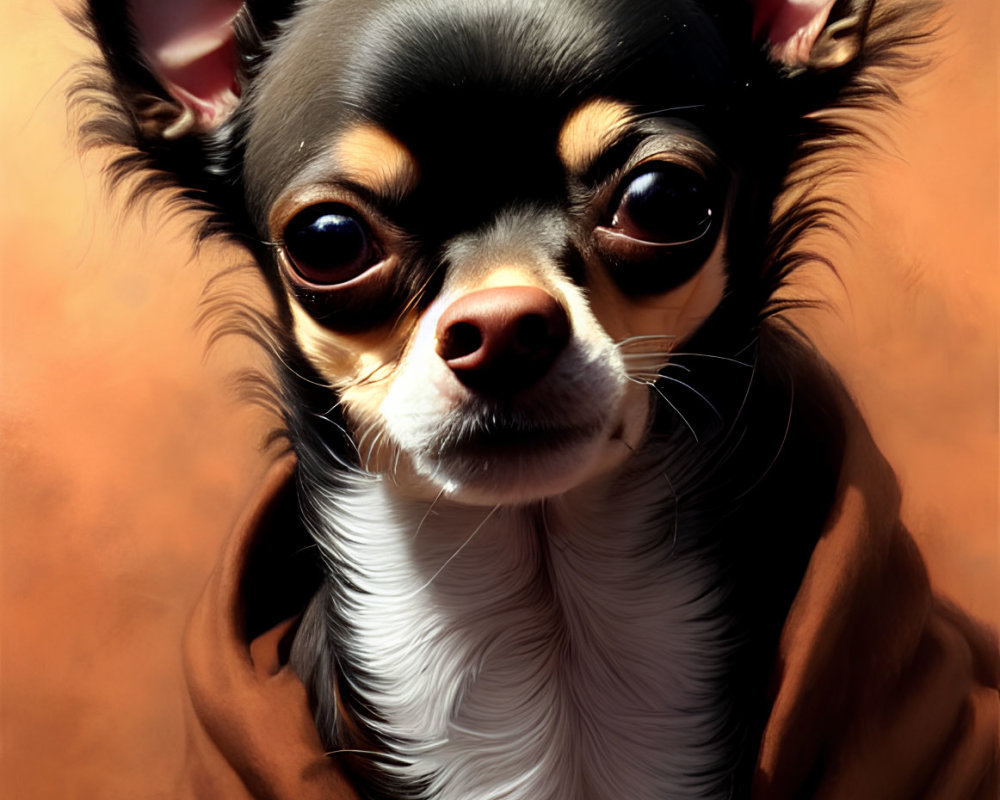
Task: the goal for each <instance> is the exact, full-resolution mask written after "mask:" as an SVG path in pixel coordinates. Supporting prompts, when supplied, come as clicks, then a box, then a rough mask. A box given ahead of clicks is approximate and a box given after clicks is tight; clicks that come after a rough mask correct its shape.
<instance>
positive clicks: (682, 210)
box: [610, 162, 715, 245]
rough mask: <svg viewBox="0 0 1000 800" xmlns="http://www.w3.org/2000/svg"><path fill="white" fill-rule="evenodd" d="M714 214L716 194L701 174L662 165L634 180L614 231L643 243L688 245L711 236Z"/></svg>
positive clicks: (614, 222)
mask: <svg viewBox="0 0 1000 800" xmlns="http://www.w3.org/2000/svg"><path fill="white" fill-rule="evenodd" d="M714 214H715V211H714V209H713V198H712V192H711V190H710V187H709V185H708V182H707V181H706V180H705V179H704V178H703V177H702V176H701V175H700V174H699V173H697V172H695V171H694V170H692V169H688V168H687V167H682V166H679V165H677V164H671V163H667V162H659V163H655V164H652V165H650V166H648V167H646V168H644V169H643V170H642V171H641V172H639V173H638V174H637V175H635V176H634V177H632V179H631V182H630V183H629V184H628V185H627V186H626V188H625V191H624V192H623V193H622V196H621V200H620V201H619V204H618V208H617V210H616V211H615V214H614V217H613V218H612V220H611V226H610V227H611V230H613V231H615V232H617V233H621V234H623V235H624V236H628V237H629V238H631V239H635V240H637V241H640V242H649V243H650V244H661V245H685V244H690V243H692V242H695V241H697V240H698V239H700V238H701V237H703V236H705V235H706V234H707V233H708V232H709V230H710V229H711V227H712V223H713V221H714Z"/></svg>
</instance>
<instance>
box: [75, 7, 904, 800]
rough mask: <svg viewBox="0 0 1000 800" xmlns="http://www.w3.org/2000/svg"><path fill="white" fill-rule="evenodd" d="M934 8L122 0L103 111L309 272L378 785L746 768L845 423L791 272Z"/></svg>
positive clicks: (321, 540) (312, 452)
mask: <svg viewBox="0 0 1000 800" xmlns="http://www.w3.org/2000/svg"><path fill="white" fill-rule="evenodd" d="M918 18H920V11H919V10H916V11H915V10H914V9H913V8H912V7H910V8H909V9H904V8H902V7H901V6H900V5H899V4H898V3H897V4H894V5H893V6H891V7H889V8H880V7H875V6H874V4H873V2H870V0H836V1H835V2H834V0H826V1H824V0H817V1H815V2H813V1H807V2H801V1H800V0H798V1H793V0H754V1H753V2H751V0H600V1H598V0H490V2H485V1H484V0H356V1H355V2H345V1H344V0H300V2H292V0H247V1H246V2H244V3H242V4H241V3H239V2H233V0H228V1H225V0H224V1H223V2H219V1H218V0H216V2H207V1H205V2H198V0H184V1H183V2H180V3H170V4H166V3H160V4H158V3H155V2H153V1H152V0H134V2H131V3H127V4H126V3H116V2H109V0H91V2H90V4H89V11H88V17H87V20H86V24H87V27H88V29H89V30H91V31H92V32H93V34H94V35H95V36H96V38H97V40H98V42H99V44H100V47H101V50H102V54H103V59H102V61H103V64H102V73H101V74H102V76H103V77H98V78H92V79H90V80H89V82H88V84H87V88H86V89H85V90H84V93H85V94H86V95H87V96H88V97H89V98H90V99H91V100H96V101H97V102H98V104H100V105H101V109H102V111H101V113H100V114H98V115H96V116H95V117H94V118H93V119H92V120H91V121H90V122H89V123H88V125H87V133H88V134H89V135H90V136H91V138H93V139H97V140H100V141H114V142H118V143H126V144H129V145H131V146H132V147H133V148H134V149H133V150H132V151H131V152H129V153H128V154H127V155H125V156H121V157H120V158H119V159H118V161H117V162H116V163H115V164H114V166H113V171H114V174H115V176H116V177H118V178H124V177H126V176H131V175H132V174H133V173H136V172H138V173H141V174H142V175H143V176H144V177H143V178H140V179H139V182H138V183H137V184H133V187H134V188H135V187H137V189H136V191H137V192H138V193H140V194H141V193H142V192H143V191H152V190H158V189H162V188H165V187H167V188H169V189H170V190H171V191H173V193H174V195H173V196H174V198H175V200H176V201H177V202H181V203H183V204H186V205H188V206H191V207H194V208H195V209H197V210H198V211H200V212H201V213H202V217H203V229H202V233H203V235H214V234H220V235H223V236H228V237H230V238H231V239H233V240H235V241H237V242H239V243H240V244H241V245H242V246H243V247H245V248H246V249H247V250H248V251H249V252H250V253H251V254H252V255H253V257H254V261H255V264H256V265H257V267H259V269H260V271H261V273H262V275H263V276H264V278H265V279H266V281H267V283H268V285H269V287H270V288H271V290H272V293H273V296H274V298H275V301H276V305H277V311H276V313H275V314H274V315H270V316H269V315H267V314H264V313H262V312H259V311H256V310H254V309H251V308H237V309H236V313H237V316H238V317H239V319H240V320H241V322H240V325H241V326H242V328H243V330H244V332H246V333H248V334H249V335H251V336H252V337H254V338H255V339H257V340H258V341H259V342H261V343H262V344H264V345H266V347H267V349H268V351H269V352H270V353H271V355H272V356H273V360H274V366H275V373H276V377H275V380H274V385H273V387H272V389H271V391H272V394H273V397H274V398H275V400H276V401H277V402H278V403H279V404H280V408H281V412H282V415H283V418H284V421H285V425H286V428H287V436H288V438H289V440H290V442H291V446H292V448H293V449H294V451H295V453H296V455H297V458H298V467H297V491H298V499H299V506H300V509H301V515H302V520H303V522H304V525H305V527H306V528H307V529H308V532H309V534H310V536H311V539H312V541H313V543H314V545H315V547H314V548H313V549H312V550H311V552H312V553H314V554H315V556H316V559H317V561H318V563H319V565H320V569H321V577H320V578H319V581H318V585H317V586H316V587H315V592H314V594H313V596H312V599H311V601H310V602H309V604H308V608H307V609H305V611H304V613H303V615H302V618H301V622H300V623H299V624H298V626H297V629H296V631H295V638H294V643H293V644H292V645H291V656H290V658H291V663H292V664H293V665H294V667H295V669H296V671H297V672H298V674H299V675H300V676H301V678H302V679H303V681H304V682H305V683H306V685H307V687H308V689H309V692H310V696H311V700H312V703H313V707H314V713H315V719H316V724H317V728H318V731H319V733H320V736H321V738H322V740H323V742H324V744H325V745H326V746H327V747H328V748H329V749H330V750H331V751H334V752H337V753H338V754H340V755H339V757H341V758H343V760H344V763H345V765H346V767H347V768H348V769H349V771H350V772H351V774H352V775H353V776H354V778H355V780H356V782H357V784H358V786H359V787H361V791H362V793H363V794H364V796H367V797H373V798H437V799H439V800H486V798H501V797H502V798H511V799H513V798H524V799H526V800H527V799H529V798H530V800H542V798H545V799H546V800H558V799H559V798H563V799H565V800H569V799H571V798H572V799H575V800H580V798H595V799H597V798H620V797H626V798H631V799H633V800H641V799H643V798H646V799H648V800H652V799H653V798H664V797H685V798H710V797H711V798H729V797H742V796H745V795H746V793H747V791H748V786H749V782H750V775H751V770H752V768H753V763H754V757H755V754H756V752H757V749H758V746H759V742H760V737H761V734H762V730H763V726H764V722H765V719H766V716H767V712H768V707H767V700H766V694H767V692H766V689H767V685H768V680H769V676H770V675H771V673H772V669H773V662H774V657H775V648H776V643H777V639H778V634H779V632H780V630H781V627H782V623H783V620H784V619H785V616H786V614H787V612H788V608H789V605H790V603H791V601H792V598H793V597H794V595H795V593H796V590H797V588H798V586H799V583H800V582H801V579H802V575H803V572H804V570H805V566H806V564H807V562H808V560H809V557H810V554H811V552H812V549H813V547H814V545H815V543H816V540H817V538H818V536H819V535H820V533H821V531H822V529H823V525H824V521H825V520H826V519H827V517H828V515H829V513H830V510H831V506H832V504H833V502H834V495H835V491H836V483H837V476H838V465H839V460H840V458H841V452H842V449H843V437H844V433H843V425H842V421H841V417H840V412H839V410H838V409H839V408H840V406H839V405H838V404H839V403H841V402H842V394H843V393H842V390H841V389H840V388H839V384H838V382H837V380H836V378H835V377H834V376H832V375H831V374H830V373H829V371H828V369H827V368H826V367H825V366H824V365H823V363H822V361H821V359H820V358H819V356H817V355H816V354H815V353H814V352H813V351H812V350H811V349H810V347H809V346H808V344H807V343H805V342H804V341H803V340H802V338H801V337H800V336H799V335H798V334H797V333H796V331H795V330H794V328H793V326H791V325H790V324H789V323H788V322H787V321H784V320H783V317H782V314H783V312H785V311H787V310H788V309H789V308H791V307H794V306H795V305H796V301H794V300H790V299H788V297H787V296H785V297H784V298H783V296H782V294H781V293H780V292H779V289H780V288H781V287H782V285H783V284H784V283H785V281H786V278H787V277H788V275H789V274H790V272H791V271H792V270H793V269H794V268H795V267H796V266H798V265H799V264H801V263H803V262H805V261H809V260H813V259H816V258H818V256H814V255H811V254H810V253H809V252H807V250H806V249H805V248H804V247H803V244H802V240H803V237H804V235H805V234H807V233H808V232H809V231H811V230H813V229H814V228H816V227H817V226H824V225H829V224H831V219H832V218H833V217H835V216H836V213H837V211H836V207H835V204H834V203H833V201H831V200H830V199H829V198H828V197H827V196H826V195H824V194H823V191H822V181H821V180H819V179H820V178H822V177H823V173H824V171H827V170H836V169H837V168H838V167H842V166H843V164H844V153H845V149H846V151H848V152H849V150H850V148H851V147H855V146H857V145H858V143H859V142H861V141H862V140H863V139H864V133H863V131H862V130H860V129H859V128H858V124H859V123H858V120H857V118H856V114H854V112H856V110H857V109H858V108H861V107H864V106H875V107H878V106H879V105H880V104H883V103H884V102H886V101H888V100H891V99H892V92H891V89H889V88H888V86H887V84H886V83H885V81H884V80H883V79H884V72H885V70H886V69H892V68H893V67H897V66H899V65H900V64H902V63H904V62H905V61H906V56H905V48H906V45H908V44H909V43H910V42H911V41H912V40H913V39H914V38H917V37H918V33H917V32H916V29H917V25H916V24H915V23H913V22H912V20H914V19H918ZM234 302H235V301H234ZM223 304H224V303H223ZM220 313H222V312H220ZM294 524H295V523H294V521H292V520H289V526H290V527H291V526H294Z"/></svg>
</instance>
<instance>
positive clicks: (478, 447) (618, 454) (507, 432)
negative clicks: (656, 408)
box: [404, 421, 631, 505]
mask: <svg viewBox="0 0 1000 800" xmlns="http://www.w3.org/2000/svg"><path fill="white" fill-rule="evenodd" d="M630 452H631V447H630V446H629V445H628V444H627V443H626V439H625V426H623V425H622V424H620V423H618V422H607V421H598V422H594V423H591V424H583V425H576V426H573V427H547V426H537V427H531V426H519V427H509V428H505V427H498V428H496V429H493V430H491V429H486V430H474V431H469V432H462V433H455V434H452V435H450V436H449V435H447V434H446V435H445V436H444V437H442V439H441V440H440V441H439V442H438V443H437V444H436V445H435V446H434V447H432V448H425V449H421V450H419V451H417V452H413V453H404V455H406V456H408V460H409V462H410V465H411V467H412V469H413V471H414V472H415V474H416V477H417V478H418V480H419V481H420V482H421V483H424V484H425V485H427V486H428V488H429V490H430V491H433V492H434V493H435V494H440V493H442V492H443V493H444V494H445V495H446V496H447V497H448V498H449V499H451V500H454V501H457V502H462V503H468V504H474V505H497V504H504V505H524V504H529V503H533V502H537V501H539V500H543V499H545V498H548V497H553V496H555V495H560V494H564V493H566V492H569V491H571V490H573V489H575V488H576V487H578V486H581V485H583V484H585V483H587V482H589V481H591V480H592V479H594V478H596V477H598V476H599V475H601V474H603V473H606V472H609V471H611V470H613V469H614V468H615V467H616V466H618V465H619V464H621V463H622V462H623V461H624V460H625V459H626V458H627V457H628V455H629V453H630Z"/></svg>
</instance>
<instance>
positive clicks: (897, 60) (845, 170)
mask: <svg viewBox="0 0 1000 800" xmlns="http://www.w3.org/2000/svg"><path fill="white" fill-rule="evenodd" d="M939 11H940V4H939V2H938V0H895V1H894V2H891V3H886V2H876V3H875V4H874V7H873V8H872V10H871V15H870V17H869V20H868V28H867V31H866V34H865V43H864V47H863V49H862V51H861V54H860V58H859V61H858V62H857V63H856V64H855V65H854V67H853V70H854V72H853V75H852V76H851V78H850V79H849V80H848V81H847V82H846V83H845V85H844V86H843V87H842V88H841V89H840V90H839V92H838V94H837V97H836V100H835V101H834V102H833V103H832V104H830V105H827V106H825V107H823V108H821V109H819V110H818V111H815V112H812V113H810V114H807V115H806V116H805V117H804V118H803V119H802V123H801V126H800V130H799V132H798V134H797V137H796V142H795V150H794V154H793V159H792V163H791V167H790V169H789V170H788V173H787V175H786V178H785V180H784V183H783V185H782V187H781V190H780V192H779V194H778V198H777V202H776V203H775V209H774V212H773V215H772V221H771V228H770V233H769V236H768V239H767V243H766V246H765V251H766V253H767V261H766V263H765V267H764V272H765V275H767V276H768V287H767V291H768V292H770V297H769V298H768V300H767V301H766V303H765V304H764V306H763V311H762V313H761V319H762V320H763V319H769V318H774V317H782V316H783V315H784V314H785V312H788V311H791V310H795V309H801V308H811V307H818V306H822V305H824V301H822V300H819V299H805V298H789V297H782V296H781V294H780V292H779V290H780V289H782V288H783V287H785V286H787V284H788V282H789V279H790V277H791V275H792V274H793V273H794V272H796V271H797V270H798V269H799V268H800V267H802V266H804V265H806V264H819V265H821V266H823V267H824V268H826V269H829V270H830V271H831V272H832V273H833V274H834V275H837V277H838V278H839V275H838V273H837V269H836V265H834V264H833V263H832V262H831V261H830V259H829V258H827V257H826V256H824V255H823V254H822V253H819V252H816V251H814V250H811V249H809V248H808V247H807V246H806V240H807V237H808V236H810V235H811V234H814V233H816V232H818V231H829V232H832V233H834V234H836V235H840V236H845V235H846V234H845V230H844V229H845V227H847V226H848V225H849V224H850V222H851V217H852V212H851V210H850V209H849V208H848V207H847V206H846V205H845V204H844V203H843V202H842V201H840V200H839V199H838V198H836V197H835V196H833V195H831V194H829V193H827V191H826V190H825V189H824V187H827V186H829V185H830V182H831V179H833V180H836V179H841V178H847V177H849V176H851V175H852V174H854V173H856V163H857V157H858V155H859V154H861V153H863V152H865V151H868V152H871V151H878V150H880V149H881V148H882V147H883V144H881V143H884V142H886V141H887V140H888V138H889V137H888V136H887V135H886V133H885V131H884V129H883V128H881V127H880V126H879V125H878V121H877V118H876V115H885V114H889V113H891V112H892V111H893V110H894V109H896V108H898V107H899V105H900V102H901V101H900V97H899V94H898V92H897V90H896V87H897V86H899V85H901V84H902V83H903V82H905V81H907V80H909V79H912V78H913V77H915V76H916V75H918V74H919V73H920V72H922V71H924V70H926V69H927V68H928V67H929V66H930V59H929V56H928V55H927V54H926V52H921V47H923V46H926V45H927V44H928V43H930V42H931V41H932V40H933V38H934V37H935V35H936V34H937V33H938V32H939V30H940V22H939V21H938V13H939ZM781 321H782V323H783V324H784V325H785V326H786V327H789V328H793V329H794V328H795V326H794V325H793V324H791V323H790V322H789V321H788V320H787V319H782V320H781Z"/></svg>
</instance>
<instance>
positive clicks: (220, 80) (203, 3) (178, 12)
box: [132, 0, 242, 130]
mask: <svg viewBox="0 0 1000 800" xmlns="http://www.w3.org/2000/svg"><path fill="white" fill-rule="evenodd" d="M241 6H242V3H241V2H240V0H173V2H170V3H165V2H162V0H133V2H132V11H133V16H134V20H135V26H136V31H137V33H138V34H139V40H140V48H141V50H142V52H143V54H144V55H145V57H146V59H147V60H148V61H149V64H150V66H151V67H152V68H153V71H154V72H155V73H156V75H157V77H158V78H159V79H160V81H161V83H163V85H164V88H166V89H167V91H169V92H170V94H171V95H172V96H173V97H174V99H176V100H177V101H178V102H180V103H181V104H182V105H183V106H184V107H185V108H187V109H190V110H191V112H193V114H194V119H195V124H196V126H197V127H198V128H201V129H203V130H207V129H211V128H214V127H216V126H217V125H219V124H220V123H221V122H222V121H223V120H224V119H225V118H226V117H228V116H229V114H230V113H231V112H232V111H233V109H234V108H235V107H236V104H237V102H238V99H239V88H238V86H237V85H236V63H237V61H236V47H235V40H234V35H233V19H234V18H235V17H236V15H237V14H238V13H239V10H240V8H241Z"/></svg>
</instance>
